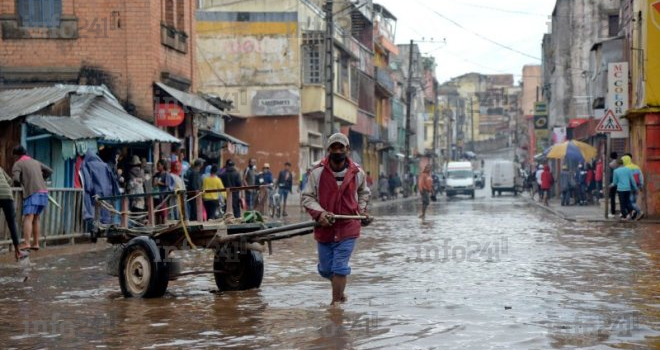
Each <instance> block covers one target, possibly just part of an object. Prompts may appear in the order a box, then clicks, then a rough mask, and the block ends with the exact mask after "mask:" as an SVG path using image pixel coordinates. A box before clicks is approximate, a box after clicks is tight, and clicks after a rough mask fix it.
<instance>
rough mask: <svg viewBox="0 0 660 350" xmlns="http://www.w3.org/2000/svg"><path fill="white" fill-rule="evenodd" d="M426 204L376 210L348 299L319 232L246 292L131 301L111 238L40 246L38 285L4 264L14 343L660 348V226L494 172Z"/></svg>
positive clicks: (178, 284) (178, 292)
mask: <svg viewBox="0 0 660 350" xmlns="http://www.w3.org/2000/svg"><path fill="white" fill-rule="evenodd" d="M490 164H491V163H490V161H487V162H486V169H489V165H490ZM417 211H418V203H417V202H406V203H399V204H393V205H390V206H383V207H379V208H378V209H376V210H374V211H373V214H375V215H376V217H377V220H376V221H375V222H374V223H373V224H372V226H370V227H368V228H366V229H364V230H363V233H362V237H361V239H360V240H359V242H358V247H357V250H356V252H355V253H354V255H353V259H352V267H353V274H352V275H351V276H350V278H349V284H348V288H347V295H348V298H349V300H348V302H347V303H346V304H345V305H344V306H343V307H342V308H341V309H330V308H328V304H329V303H330V297H331V296H330V284H329V283H328V282H327V281H326V280H323V279H322V278H320V277H319V276H318V274H317V272H316V248H315V242H314V241H313V239H312V237H311V236H304V237H297V238H294V239H289V240H285V241H279V242H274V244H273V248H274V254H273V255H272V256H268V255H267V253H265V263H266V269H265V276H264V281H263V284H262V286H261V288H260V289H259V290H251V291H246V292H231V293H216V292H215V291H216V290H217V288H216V285H215V282H214V280H213V276H212V275H197V276H192V275H191V276H185V277H181V278H180V279H179V280H177V281H172V282H170V287H169V289H168V293H167V294H166V296H165V297H164V298H160V299H125V298H123V297H122V296H121V293H120V290H119V284H118V281H117V278H115V277H111V276H108V275H106V274H105V259H106V257H107V256H108V255H109V254H110V253H111V251H110V250H104V251H102V252H101V253H99V252H90V253H85V254H80V255H69V256H61V257H48V258H43V259H35V260H33V261H32V263H33V264H34V266H33V267H32V271H30V272H29V278H28V280H27V281H25V282H23V279H24V277H25V276H24V272H23V271H22V270H21V269H20V268H19V267H18V266H17V265H16V264H4V265H2V266H1V267H0V284H1V287H0V303H1V305H2V308H0V313H1V315H2V317H0V333H1V336H2V339H3V348H15V349H28V348H29V349H41V348H48V349H60V348H85V349H92V348H108V349H161V348H165V349H167V348H188V349H204V348H209V349H211V348H232V349H263V348H272V349H350V348H355V349H381V348H384V349H430V348H436V349H484V348H489V349H548V348H576V347H577V348H587V349H604V348H616V349H658V348H660V285H659V284H658V283H659V282H658V281H660V269H659V267H660V228H659V227H658V226H654V225H618V226H613V227H612V226H605V225H604V224H597V223H594V224H586V223H569V222H565V221H561V220H560V219H557V218H555V217H554V216H551V215H550V214H548V213H546V212H545V211H543V210H540V209H536V208H535V207H534V206H532V205H530V203H529V202H528V201H527V199H525V198H524V197H513V196H510V195H506V196H505V195H503V196H502V197H496V198H491V196H490V187H489V184H487V185H486V188H485V189H484V190H480V191H478V192H477V196H476V199H474V200H471V199H469V197H467V196H465V197H464V196H458V197H455V198H453V199H451V200H446V199H445V197H442V198H441V199H440V200H439V201H438V202H436V203H434V204H432V206H431V209H430V213H429V214H427V220H426V221H424V222H422V221H420V219H418V218H417ZM301 219H303V217H301ZM209 254H210V253H208V252H207V253H193V252H186V254H185V255H186V258H185V261H186V265H185V267H186V268H185V269H186V270H189V269H192V268H198V269H207V270H208V269H209V268H210V266H211V261H212V256H211V255H209Z"/></svg>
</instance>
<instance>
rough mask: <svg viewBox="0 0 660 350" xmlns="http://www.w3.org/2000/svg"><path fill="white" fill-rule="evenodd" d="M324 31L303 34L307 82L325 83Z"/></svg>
mask: <svg viewBox="0 0 660 350" xmlns="http://www.w3.org/2000/svg"><path fill="white" fill-rule="evenodd" d="M322 35H323V33H305V34H303V81H304V83H305V84H322V83H323V56H322V55H323V51H322V45H323V36H322Z"/></svg>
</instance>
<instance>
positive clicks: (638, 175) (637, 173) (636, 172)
mask: <svg viewBox="0 0 660 350" xmlns="http://www.w3.org/2000/svg"><path fill="white" fill-rule="evenodd" d="M621 160H622V161H623V165H624V166H625V167H626V168H628V169H630V170H632V172H633V177H634V178H635V184H636V185H637V189H638V190H636V191H631V192H630V204H631V205H632V207H633V209H635V211H636V212H637V217H636V218H635V219H636V220H640V219H641V218H642V217H643V216H644V212H643V211H642V209H641V208H640V207H639V205H638V204H637V194H638V193H639V191H641V189H642V188H643V187H644V174H643V173H642V169H640V168H639V166H637V164H635V163H633V162H632V156H631V155H630V154H626V155H625V156H623V157H621Z"/></svg>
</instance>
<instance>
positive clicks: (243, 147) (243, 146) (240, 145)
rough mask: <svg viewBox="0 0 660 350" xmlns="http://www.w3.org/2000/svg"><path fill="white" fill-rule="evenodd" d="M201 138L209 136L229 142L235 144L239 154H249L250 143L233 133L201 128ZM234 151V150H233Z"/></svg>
mask: <svg viewBox="0 0 660 350" xmlns="http://www.w3.org/2000/svg"><path fill="white" fill-rule="evenodd" d="M199 134H200V138H208V139H212V140H215V141H222V142H227V143H228V144H231V145H233V146H235V147H234V148H235V152H236V153H238V154H247V153H248V148H249V147H250V145H249V144H248V143H247V142H244V141H241V140H239V139H237V138H235V137H233V136H231V135H227V134H225V133H223V132H218V131H213V130H210V129H199ZM232 153H234V152H232Z"/></svg>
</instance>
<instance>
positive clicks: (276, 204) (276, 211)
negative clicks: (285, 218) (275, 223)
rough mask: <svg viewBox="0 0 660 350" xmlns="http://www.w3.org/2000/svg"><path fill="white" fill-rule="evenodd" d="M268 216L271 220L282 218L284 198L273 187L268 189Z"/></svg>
mask: <svg viewBox="0 0 660 350" xmlns="http://www.w3.org/2000/svg"><path fill="white" fill-rule="evenodd" d="M268 198H269V200H268V214H270V217H271V218H275V217H277V218H279V217H281V216H282V197H281V196H280V194H279V193H278V192H277V191H275V189H274V188H273V186H272V185H271V186H269V187H268Z"/></svg>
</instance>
